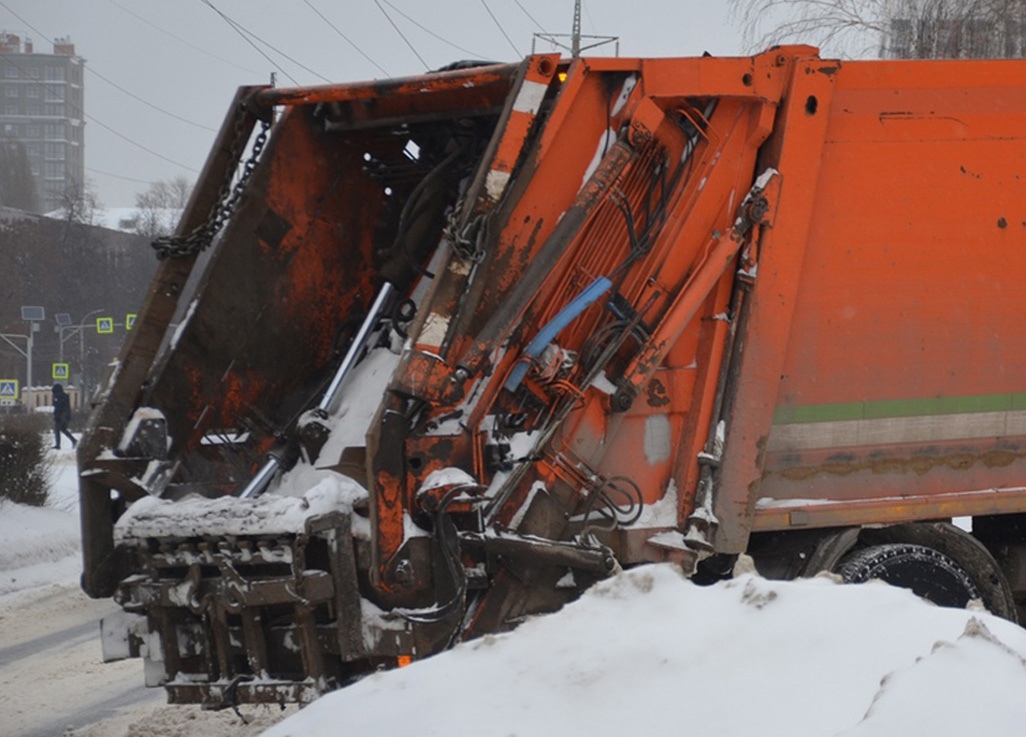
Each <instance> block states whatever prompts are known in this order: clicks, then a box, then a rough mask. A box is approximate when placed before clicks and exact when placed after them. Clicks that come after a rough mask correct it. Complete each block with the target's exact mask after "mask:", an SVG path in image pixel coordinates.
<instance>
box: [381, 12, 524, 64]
mask: <svg viewBox="0 0 1026 737" xmlns="http://www.w3.org/2000/svg"><path fill="white" fill-rule="evenodd" d="M375 2H377V0H375ZM481 4H482V5H484V9H485V10H487V11H488V15H490V16H491V18H492V20H493V21H495V25H496V26H498V28H499V31H500V32H501V33H502V35H503V37H504V38H505V39H506V40H507V41H509V45H510V46H511V47H512V48H513V53H514V54H516V55H517V56H523V54H521V53H520V49H518V48H517V45H516V44H515V43H513V39H511V38H510V37H509V35H508V34H507V33H506V29H505V28H503V27H502V24H501V23H499V19H498V18H496V17H495V14H494V13H493V12H492V9H491V8H489V7H488V3H486V2H485V0H481Z"/></svg>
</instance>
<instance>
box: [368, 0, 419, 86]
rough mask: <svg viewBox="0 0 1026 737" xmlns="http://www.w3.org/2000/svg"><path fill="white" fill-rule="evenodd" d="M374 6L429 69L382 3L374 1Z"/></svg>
mask: <svg viewBox="0 0 1026 737" xmlns="http://www.w3.org/2000/svg"><path fill="white" fill-rule="evenodd" d="M374 4H375V5H377V6H378V10H380V11H381V14H382V15H383V16H385V19H386V20H387V21H388V22H389V24H390V25H391V26H392V28H394V29H395V32H396V33H398V34H399V38H401V39H402V40H403V41H404V42H405V43H406V45H407V46H409V47H410V51H412V52H413V55H414V56H416V57H417V58H418V59H420V63H421V64H423V65H424V69H429V68H430V66H429V65H428V63H427V62H426V61H424V57H423V56H421V55H420V54H418V53H417V49H415V48H414V47H413V44H412V43H410V39H408V38H406V36H405V35H404V34H403V32H402V31H401V30H400V28H399V26H397V25H396V24H395V21H394V20H392V16H390V15H389V14H388V12H387V11H386V10H385V9H384V8H383V7H382V6H381V3H380V2H378V0H374Z"/></svg>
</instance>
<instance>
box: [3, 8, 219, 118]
mask: <svg viewBox="0 0 1026 737" xmlns="http://www.w3.org/2000/svg"><path fill="white" fill-rule="evenodd" d="M0 7H2V8H4V9H5V10H6V11H7V12H8V13H10V14H11V15H13V16H14V17H15V18H17V19H18V20H20V21H21V22H22V23H24V24H25V25H26V26H28V27H29V28H30V29H31V30H33V31H35V32H36V33H38V34H39V35H40V36H42V37H43V38H49V36H47V34H45V33H43V32H42V31H41V30H39V29H38V28H36V27H35V26H34V25H32V24H31V23H29V22H28V21H27V20H25V19H24V18H22V17H21V16H20V15H18V14H17V13H16V12H14V11H13V10H12V9H11V7H10V6H9V5H8V4H7V3H5V2H3V0H0ZM83 66H84V67H85V69H86V70H88V71H89V72H90V73H91V74H93V75H95V76H96V77H99V78H100V79H101V80H103V81H104V82H106V83H107V84H109V85H110V86H111V87H114V88H115V89H117V90H120V91H121V92H123V93H124V94H126V95H128V96H129V97H131V98H132V99H133V100H137V101H139V102H141V103H142V104H143V105H146V106H147V107H150V108H153V109H154V110H156V111H157V112H159V113H163V114H164V115H167V116H168V117H171V118H174V119H175V120H179V121H181V122H183V123H187V124H189V125H191V126H195V127H196V128H202V129H203V130H207V131H211V132H213V133H216V132H217V129H216V128H211V127H209V126H206V125H203V124H202V123H197V122H195V121H192V120H189V119H188V118H183V117H182V116H181V115H177V114H175V113H173V112H171V111H170V110H165V109H164V108H162V107H160V106H159V105H155V104H153V103H152V102H150V101H149V100H145V99H143V98H142V97H139V95H137V94H135V93H134V92H132V91H131V90H127V89H125V88H124V87H122V86H121V85H120V84H118V83H117V82H115V81H114V80H112V79H110V78H109V77H106V76H104V75H103V74H100V72H98V71H96V70H95V69H93V68H92V67H91V66H87V65H83Z"/></svg>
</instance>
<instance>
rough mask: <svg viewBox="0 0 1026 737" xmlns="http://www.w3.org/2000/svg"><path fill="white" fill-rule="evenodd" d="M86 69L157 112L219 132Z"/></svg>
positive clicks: (89, 67)
mask: <svg viewBox="0 0 1026 737" xmlns="http://www.w3.org/2000/svg"><path fill="white" fill-rule="evenodd" d="M86 69H87V70H88V71H89V72H90V73H92V74H94V75H96V76H97V77H99V78H100V79H102V80H103V81H104V82H106V83H107V84H109V85H111V86H112V87H115V88H116V89H119V90H121V91H122V92H124V93H125V94H126V95H128V96H129V97H131V98H132V99H134V100H138V101H139V102H141V103H142V104H143V105H146V106H147V107H151V108H153V109H154V110H156V111H157V112H161V113H164V115H167V116H168V117H171V118H174V119H175V120H180V121H182V122H183V123H188V124H189V125H191V126H195V127H196V128H202V129H203V130H205V131H211V132H213V133H217V129H216V128H211V127H210V126H209V125H203V124H202V123H197V122H195V121H192V120H189V119H188V118H183V117H182V116H181V115H176V114H175V113H173V112H171V111H170V110H165V109H164V108H162V107H160V106H158V105H154V104H153V103H152V102H150V101H148V100H144V99H143V98H141V97H139V95H137V94H135V93H134V92H131V91H129V90H126V89H125V88H124V87H122V86H121V85H119V84H118V83H117V82H115V81H113V80H111V79H108V78H107V77H105V76H103V75H102V74H100V73H99V72H98V71H96V70H95V69H93V68H92V67H91V66H88V65H86Z"/></svg>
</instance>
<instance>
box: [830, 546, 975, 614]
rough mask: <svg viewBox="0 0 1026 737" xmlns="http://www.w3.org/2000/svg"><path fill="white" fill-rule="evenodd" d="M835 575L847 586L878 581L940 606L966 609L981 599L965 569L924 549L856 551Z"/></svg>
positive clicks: (872, 548) (931, 549) (881, 548)
mask: <svg viewBox="0 0 1026 737" xmlns="http://www.w3.org/2000/svg"><path fill="white" fill-rule="evenodd" d="M836 572H837V573H838V574H839V575H840V576H841V578H842V579H844V581H845V582H846V583H863V582H865V581H868V580H870V579H878V580H880V581H884V582H885V583H889V584H891V585H892V586H900V587H902V588H906V589H911V590H912V592H913V593H914V594H916V595H917V596H921V597H923V598H924V599H926V600H928V601H932V602H933V603H934V604H937V605H939V606H947V607H958V608H964V607H965V605H966V604H968V603H969V602H970V601H971V600H973V599H979V598H980V592H979V589H978V588H977V587H976V585H975V584H974V583H973V580H972V578H971V577H970V576H969V574H968V573H967V572H966V571H965V569H964V568H962V566H960V565H959V564H958V563H956V562H955V561H954V560H952V559H951V558H949V557H948V556H947V555H945V554H944V553H942V552H940V551H939V550H934V549H933V548H928V547H926V546H925V545H912V544H908V543H890V544H885V545H872V546H870V547H868V548H862V549H860V550H856V551H855V552H854V553H851V554H850V555H848V556H847V557H846V558H844V560H842V561H841V563H840V565H839V566H838V567H837V570H836Z"/></svg>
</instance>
